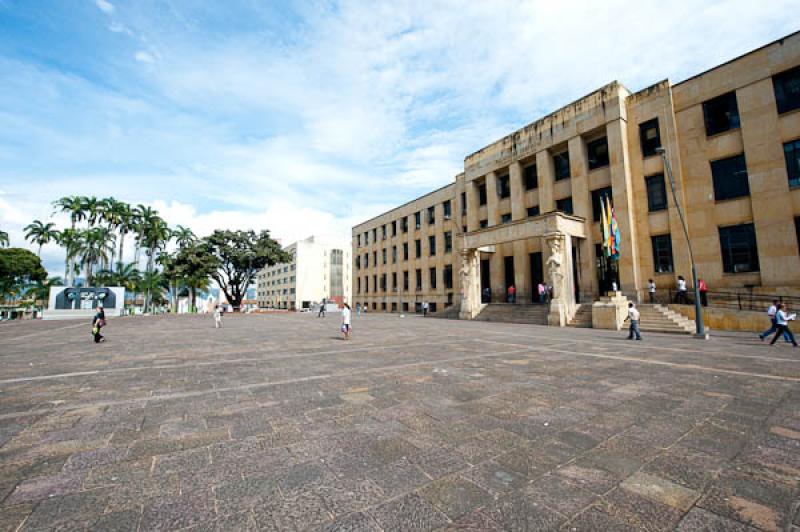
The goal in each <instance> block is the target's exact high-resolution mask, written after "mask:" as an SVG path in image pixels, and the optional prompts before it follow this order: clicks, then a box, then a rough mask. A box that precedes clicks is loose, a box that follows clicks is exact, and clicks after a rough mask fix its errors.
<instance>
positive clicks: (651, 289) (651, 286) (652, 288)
mask: <svg viewBox="0 0 800 532" xmlns="http://www.w3.org/2000/svg"><path fill="white" fill-rule="evenodd" d="M647 293H648V294H650V303H651V304H652V303H655V302H656V282H655V281H653V280H652V279H648V280H647Z"/></svg>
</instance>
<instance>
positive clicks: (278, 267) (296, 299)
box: [256, 236, 352, 310]
mask: <svg viewBox="0 0 800 532" xmlns="http://www.w3.org/2000/svg"><path fill="white" fill-rule="evenodd" d="M284 250H285V251H287V252H289V254H291V256H292V260H291V262H289V263H288V264H275V265H274V266H268V267H266V268H264V269H262V270H261V271H260V272H259V273H258V275H257V277H256V283H257V289H256V300H257V301H258V306H259V308H275V309H286V310H300V309H308V308H312V306H314V305H315V304H317V303H319V302H321V301H322V300H323V299H327V300H328V301H330V302H332V303H339V304H341V303H349V302H350V295H351V290H352V282H351V277H350V275H351V272H350V267H349V265H350V264H351V261H350V249H349V247H348V246H347V245H345V244H344V243H337V242H331V241H328V240H326V239H325V238H322V237H318V236H311V237H308V238H306V239H305V240H300V241H298V242H295V243H293V244H290V245H288V246H286V247H285V248H284Z"/></svg>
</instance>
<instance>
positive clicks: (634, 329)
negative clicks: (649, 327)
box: [625, 303, 642, 340]
mask: <svg viewBox="0 0 800 532" xmlns="http://www.w3.org/2000/svg"><path fill="white" fill-rule="evenodd" d="M625 321H630V322H631V326H630V329H629V330H628V340H633V335H634V334H635V335H636V339H637V340H641V339H642V335H641V333H639V311H638V310H636V307H635V306H634V305H633V303H628V317H627V318H625Z"/></svg>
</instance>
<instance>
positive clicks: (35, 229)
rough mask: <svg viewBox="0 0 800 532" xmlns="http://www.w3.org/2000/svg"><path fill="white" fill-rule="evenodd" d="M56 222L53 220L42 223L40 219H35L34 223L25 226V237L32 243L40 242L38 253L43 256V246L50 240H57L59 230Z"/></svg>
mask: <svg viewBox="0 0 800 532" xmlns="http://www.w3.org/2000/svg"><path fill="white" fill-rule="evenodd" d="M55 227H56V224H54V223H53V222H47V223H42V222H41V221H39V220H34V221H33V223H31V224H28V225H26V226H25V239H26V240H30V241H31V243H32V244H38V245H39V250H38V251H37V252H36V255H37V256H38V257H39V258H41V257H42V246H43V245H45V244H47V243H48V242H50V241H51V240H52V241H57V239H58V231H57V230H56V229H55Z"/></svg>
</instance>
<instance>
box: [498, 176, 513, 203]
mask: <svg viewBox="0 0 800 532" xmlns="http://www.w3.org/2000/svg"><path fill="white" fill-rule="evenodd" d="M496 186H497V197H498V198H500V199H504V198H507V197H509V196H510V195H511V179H509V177H508V176H507V175H503V176H498V178H497V181H496Z"/></svg>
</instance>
